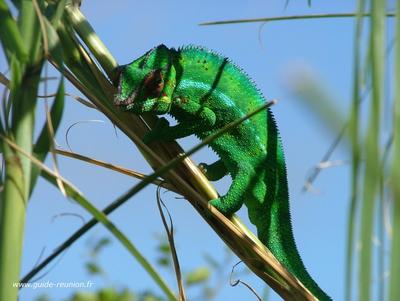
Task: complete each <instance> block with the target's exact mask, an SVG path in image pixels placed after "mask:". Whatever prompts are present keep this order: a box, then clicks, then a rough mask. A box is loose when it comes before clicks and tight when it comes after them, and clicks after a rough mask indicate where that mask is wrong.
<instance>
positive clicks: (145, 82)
mask: <svg viewBox="0 0 400 301" xmlns="http://www.w3.org/2000/svg"><path fill="white" fill-rule="evenodd" d="M264 101H265V99H264V97H263V96H262V94H261V93H260V91H259V90H258V89H257V88H256V86H255V85H254V83H253V82H252V81H251V80H250V79H249V78H248V76H247V75H246V74H245V73H244V72H243V71H242V70H241V69H239V68H238V67H237V66H235V65H234V64H233V63H232V62H230V61H229V60H228V59H227V58H224V57H222V56H219V55H217V54H215V53H213V52H211V51H209V50H206V49H204V48H198V47H192V46H189V47H185V48H182V49H178V50H175V49H169V48H167V47H166V46H164V45H160V46H158V47H156V48H154V49H152V50H150V51H149V52H148V53H146V54H145V55H144V56H142V57H140V58H139V59H137V60H135V61H133V62H132V63H131V64H129V65H126V66H123V68H122V69H121V77H120V83H119V92H118V95H117V96H116V98H115V103H116V105H118V106H120V107H122V108H123V109H124V110H128V111H131V112H133V113H135V114H143V113H146V112H152V113H156V114H160V115H161V114H166V113H168V114H171V115H172V116H173V117H175V118H176V120H177V121H178V123H177V125H175V126H171V127H170V126H169V124H168V122H167V121H166V119H164V118H161V119H160V122H159V123H158V124H157V125H156V127H155V128H154V129H153V131H151V132H150V133H149V134H148V135H147V136H146V137H145V138H144V140H145V142H147V143H148V142H151V141H154V140H174V139H177V138H181V137H186V136H189V135H191V134H195V135H196V136H198V137H199V138H200V139H204V138H205V137H207V136H209V135H211V134H213V133H214V132H215V131H216V130H218V129H220V128H221V127H223V126H225V125H226V124H228V123H230V122H232V121H235V120H237V119H239V118H241V117H243V116H244V115H246V114H248V113H250V112H252V111H254V109H256V108H258V107H259V106H261V105H262V104H263V103H264ZM210 147H211V148H212V149H213V150H214V151H215V152H216V153H217V154H218V156H219V157H220V160H219V161H217V162H215V163H213V164H211V165H207V164H202V167H203V169H204V170H205V172H206V174H207V176H208V178H209V179H211V180H218V179H220V178H222V177H223V176H225V175H226V174H230V176H231V177H232V184H231V186H230V188H229V190H228V192H227V194H226V195H224V196H221V197H220V198H218V199H216V200H212V201H211V202H212V204H213V205H214V206H215V207H216V208H217V209H218V210H219V211H221V212H222V213H224V214H225V215H230V214H232V213H234V212H236V211H237V210H239V208H240V207H241V206H242V204H243V203H244V204H245V205H246V207H247V208H248V213H249V218H250V221H251V222H252V223H253V224H254V225H255V226H256V227H257V231H258V237H259V238H260V240H261V241H262V242H263V243H264V244H265V245H266V246H267V247H268V248H269V249H270V250H271V251H272V253H273V254H274V255H275V257H276V258H277V259H278V260H279V261H280V262H281V263H282V264H284V265H285V266H286V268H287V269H288V270H289V271H290V272H292V273H293V274H294V275H295V276H296V277H298V278H299V279H300V281H302V282H303V283H304V285H305V286H306V287H307V288H308V289H309V290H310V291H311V292H312V293H313V294H314V295H315V296H316V297H317V298H319V300H331V299H330V298H329V297H328V296H327V295H326V294H325V293H324V292H323V291H322V290H321V289H320V288H319V287H318V285H317V284H316V283H315V282H314V280H313V279H312V278H311V276H310V275H309V274H308V272H307V271H306V269H305V267H304V265H303V263H302V261H301V258H300V256H299V254H298V252H297V248H296V244H295V241H294V238H293V233H292V227H291V222H290V212H289V196H288V185H287V180H286V167H285V160H284V154H283V150H282V145H281V141H280V138H279V133H278V129H277V127H276V124H275V121H274V118H273V116H272V113H271V112H270V110H266V111H263V112H261V113H258V114H257V115H255V116H254V117H252V118H251V119H249V120H247V121H244V122H243V123H241V124H240V125H239V126H237V127H236V128H234V129H232V130H231V131H230V132H227V133H225V134H223V135H222V136H220V137H219V138H217V139H216V140H214V141H213V142H212V143H210Z"/></svg>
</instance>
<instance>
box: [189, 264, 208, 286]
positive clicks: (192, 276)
mask: <svg viewBox="0 0 400 301" xmlns="http://www.w3.org/2000/svg"><path fill="white" fill-rule="evenodd" d="M209 278H210V270H209V269H208V268H207V267H199V268H197V269H195V270H193V271H192V272H190V273H189V274H188V275H187V276H186V284H187V285H195V284H199V283H202V282H204V281H207V280H208V279H209Z"/></svg>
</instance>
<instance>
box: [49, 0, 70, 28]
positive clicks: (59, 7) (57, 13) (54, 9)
mask: <svg viewBox="0 0 400 301" xmlns="http://www.w3.org/2000/svg"><path fill="white" fill-rule="evenodd" d="M66 3H67V0H60V1H57V2H55V3H49V5H48V6H47V8H46V11H45V15H46V18H47V19H48V20H49V21H50V22H51V24H52V25H53V26H55V27H56V28H57V26H58V24H59V22H60V20H61V19H62V17H63V15H64V11H65V5H66Z"/></svg>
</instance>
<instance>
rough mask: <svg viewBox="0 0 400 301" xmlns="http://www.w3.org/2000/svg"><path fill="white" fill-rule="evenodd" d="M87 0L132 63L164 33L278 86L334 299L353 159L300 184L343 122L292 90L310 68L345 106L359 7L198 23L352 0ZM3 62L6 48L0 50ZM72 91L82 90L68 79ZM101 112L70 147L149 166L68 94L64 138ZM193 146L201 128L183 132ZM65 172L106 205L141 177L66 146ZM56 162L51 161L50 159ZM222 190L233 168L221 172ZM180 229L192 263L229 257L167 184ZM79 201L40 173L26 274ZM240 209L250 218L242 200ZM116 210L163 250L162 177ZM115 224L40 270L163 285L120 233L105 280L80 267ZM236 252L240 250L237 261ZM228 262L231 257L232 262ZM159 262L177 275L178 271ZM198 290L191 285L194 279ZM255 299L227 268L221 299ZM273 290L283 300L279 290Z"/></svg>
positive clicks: (64, 228)
mask: <svg viewBox="0 0 400 301" xmlns="http://www.w3.org/2000/svg"><path fill="white" fill-rule="evenodd" d="M109 3H110V2H106V1H86V2H84V4H83V7H82V11H83V12H84V14H85V15H86V16H87V18H88V20H89V21H90V22H91V24H92V25H93V27H94V28H95V30H96V32H97V33H98V35H99V36H100V37H101V39H102V40H103V41H104V43H105V44H106V45H107V46H108V47H109V49H110V50H111V53H112V54H113V55H114V56H115V58H116V59H117V61H118V62H119V63H120V64H126V63H128V62H130V61H131V60H133V59H135V58H137V57H138V56H140V55H142V54H143V53H144V52H146V51H147V50H149V49H150V48H152V47H154V46H156V45H158V44H161V43H163V44H166V45H167V46H168V47H179V46H183V45H188V44H194V45H202V46H205V47H208V48H210V49H213V50H215V51H217V52H218V53H221V54H223V55H225V56H227V57H229V58H230V59H231V60H232V61H234V62H235V63H236V64H238V65H239V66H241V67H242V68H243V69H244V70H245V71H246V72H247V73H248V74H249V75H250V77H251V78H252V79H253V80H254V81H255V83H257V86H258V87H259V88H260V89H261V91H262V92H263V93H264V95H265V97H266V98H267V99H271V98H276V99H278V100H279V103H278V104H277V105H276V106H274V107H273V112H274V114H275V117H276V120H277V123H278V126H279V129H280V132H281V136H282V140H283V143H284V148H285V155H286V159H287V168H288V180H289V189H290V203H291V213H292V223H293V231H294V235H295V238H296V243H297V246H298V249H299V252H300V254H301V256H302V258H303V261H304V263H305V266H306V267H307V268H308V270H309V272H310V273H311V275H312V276H313V277H314V279H315V280H316V281H317V282H318V283H319V284H320V286H321V287H322V288H323V289H324V290H325V291H326V292H327V293H328V294H329V295H331V296H332V297H333V298H334V300H341V299H342V296H343V284H344V283H343V278H344V277H343V276H344V253H345V239H346V217H347V209H348V200H349V168H348V166H347V165H343V166H340V167H334V168H330V169H327V170H324V171H323V172H322V173H321V174H320V176H319V177H318V179H317V181H316V182H315V187H316V189H317V190H318V192H317V193H302V192H301V188H302V185H303V184H304V180H305V177H306V176H307V175H308V173H309V171H310V170H311V169H312V167H313V166H314V165H315V164H316V163H317V162H318V161H319V160H320V158H321V157H322V155H323V154H324V152H325V151H326V150H327V148H328V146H329V145H330V143H331V141H332V140H333V138H334V136H335V133H334V132H333V131H331V130H330V129H329V128H328V127H327V126H326V125H324V124H323V123H321V120H320V119H319V118H318V117H317V116H315V114H314V112H313V111H310V110H309V109H308V108H307V107H305V106H304V104H303V103H302V102H300V101H299V99H298V98H297V97H296V96H295V95H294V94H293V93H292V92H291V86H292V85H293V80H294V79H296V78H298V77H299V76H300V78H301V76H302V74H305V73H306V72H307V74H312V75H313V76H314V77H315V78H316V79H317V80H318V82H319V83H321V85H322V86H323V87H324V88H325V89H326V90H327V91H328V92H329V93H330V95H331V97H332V98H333V99H335V101H336V103H335V104H337V107H338V110H340V111H341V112H343V113H344V114H346V112H347V110H348V107H349V102H350V96H351V86H352V81H351V79H352V74H351V68H352V38H353V26H354V22H353V20H351V19H327V20H307V21H284V22H275V23H269V24H266V25H264V26H263V27H262V28H260V24H259V23H257V24H256V23H255V24H242V25H240V24H236V25H223V26H209V27H206V26H198V24H199V23H201V22H205V21H212V20H224V19H239V18H256V17H267V16H270V17H271V16H281V15H294V14H311V13H331V12H352V11H354V9H355V4H354V3H353V1H340V2H338V1H319V2H317V1H313V4H312V6H311V7H308V5H307V1H306V0H303V1H290V3H289V5H288V6H287V8H286V9H285V5H284V4H285V1H265V0H263V1H261V0H259V1H237V0H236V1H232V0H231V1H228V0H221V1H210V0H205V1H196V2H194V1H177V0H173V1H162V0H157V1H153V0H152V1H115V2H114V3H113V4H112V5H110V4H109ZM0 64H2V66H1V70H4V67H3V66H4V60H1V61H0ZM67 91H68V92H70V93H75V94H76V93H77V92H76V90H75V89H74V88H73V87H72V86H71V85H68V86H67ZM38 114H39V115H38V116H39V117H38V124H40V122H43V116H44V115H43V106H42V105H40V106H39V109H38ZM87 120H102V121H104V122H103V123H98V122H89V123H81V124H79V125H77V126H75V127H74V128H73V129H72V130H71V131H70V134H69V142H70V145H71V147H72V149H73V150H74V151H76V152H78V153H82V154H85V155H88V156H92V157H94V158H98V159H102V160H106V161H109V162H112V163H114V164H119V165H122V166H125V167H127V168H131V169H134V170H137V171H141V172H144V173H149V172H150V169H149V167H148V166H147V164H146V163H145V162H144V160H143V159H142V157H141V156H140V154H139V153H138V152H137V149H136V147H135V146H134V145H132V143H131V142H130V141H129V140H128V139H127V138H126V137H124V136H123V134H122V133H120V132H119V133H118V135H117V136H116V135H115V133H114V129H113V126H112V124H111V123H110V122H109V121H108V120H107V119H106V118H105V117H104V116H102V115H101V114H99V113H97V112H95V111H94V110H90V109H88V108H86V107H83V106H82V105H80V104H78V103H76V102H75V101H74V100H73V99H71V98H67V99H66V110H65V114H64V118H63V123H62V125H61V127H60V131H59V133H58V135H57V142H58V143H59V144H60V145H61V147H66V142H65V134H66V131H67V128H68V127H69V126H70V125H71V124H73V123H75V122H78V121H87ZM181 142H182V145H183V146H184V147H185V148H188V147H190V146H191V145H193V144H194V143H196V140H195V139H193V138H188V139H183V140H182V141H181ZM193 158H194V159H195V160H196V161H197V162H202V161H205V162H212V161H213V158H214V155H213V154H212V153H211V152H210V151H209V150H203V151H201V152H199V153H198V154H196V155H195V156H194V157H193ZM333 159H335V160H348V159H349V153H348V152H347V149H346V148H345V146H344V145H343V144H342V146H341V147H339V148H338V149H337V151H336V152H335V153H334V155H333ZM59 160H60V171H61V174H62V175H63V176H64V177H65V178H67V179H69V180H70V181H71V182H73V183H75V185H76V186H77V187H79V189H80V190H81V191H82V192H83V193H84V194H85V195H86V196H87V197H88V198H89V199H90V200H91V201H92V202H94V203H95V204H96V205H97V206H98V208H103V207H105V206H106V205H107V204H108V203H109V202H110V201H112V200H113V199H115V198H116V197H117V196H119V195H120V194H121V193H122V192H124V191H125V190H127V189H128V188H129V187H130V186H131V185H133V184H134V183H135V182H136V180H134V179H131V178H128V177H126V176H122V175H118V174H116V173H113V172H110V171H107V170H104V169H101V168H98V167H95V166H90V165H88V164H85V163H81V162H77V161H74V160H71V159H67V158H61V157H60V158H59ZM50 164H51V163H50ZM216 187H217V188H218V190H219V191H220V192H221V193H223V192H224V191H226V189H227V188H228V187H229V179H224V180H222V181H220V182H219V183H217V184H216ZM164 201H165V202H166V204H167V206H168V208H169V210H170V212H171V214H172V216H173V220H174V227H175V228H176V230H177V233H176V244H177V248H178V255H179V257H180V260H181V265H182V267H183V269H184V270H190V269H192V268H194V267H197V266H200V265H203V264H204V259H203V254H204V253H205V252H207V253H209V254H212V255H213V256H214V257H215V258H216V259H217V260H222V259H223V258H224V253H225V247H224V244H223V243H222V242H221V240H220V239H219V238H218V237H217V236H216V235H215V234H214V233H213V231H212V230H211V229H210V228H209V226H208V225H207V224H206V223H205V222H204V221H203V220H202V219H201V218H200V217H198V216H197V214H196V212H195V211H194V210H193V209H192V208H191V206H190V205H189V204H188V203H187V202H186V201H185V200H182V199H175V196H174V195H173V194H172V193H167V194H165V195H164ZM61 213H76V214H79V215H81V216H82V217H83V218H85V219H89V216H88V215H87V214H86V213H85V212H84V211H83V210H82V209H81V208H79V206H77V205H75V204H74V203H73V202H71V201H69V200H66V199H65V198H63V197H62V195H61V194H60V193H59V192H58V191H57V190H56V189H55V188H53V187H50V186H49V185H48V184H47V183H46V182H44V181H40V182H39V185H38V187H37V188H36V190H35V192H34V195H33V197H32V199H31V201H30V204H29V208H28V216H27V223H26V239H25V245H24V259H23V267H22V269H23V274H24V273H25V272H27V271H28V270H29V269H30V268H32V266H34V264H35V262H36V261H37V259H38V257H39V255H40V252H41V250H42V248H43V247H45V248H46V249H45V253H46V254H49V253H50V252H51V250H52V249H54V248H55V247H56V246H57V245H58V244H59V243H61V242H62V241H63V240H64V239H65V238H66V237H67V236H68V235H69V234H70V233H72V232H73V231H74V230H75V229H77V228H78V227H79V226H81V223H82V221H81V220H80V219H79V218H74V217H63V218H57V219H55V220H54V221H53V217H54V216H55V215H58V214H61ZM239 215H240V216H241V217H242V218H243V219H244V220H247V218H246V211H245V209H242V210H241V212H240V213H239ZM110 218H111V219H112V220H113V221H114V222H115V224H116V225H118V226H119V227H120V229H121V230H123V232H124V233H125V234H126V235H128V237H129V238H130V239H131V240H132V241H133V242H134V243H135V244H136V245H137V247H138V248H139V249H140V251H141V252H143V253H144V254H146V256H147V257H148V258H149V259H150V260H153V261H154V260H155V256H156V251H155V246H156V244H157V240H156V239H155V238H154V237H155V234H157V233H164V230H163V227H162V224H161V221H160V217H159V214H158V210H157V207H156V198H155V188H154V187H148V188H146V189H145V190H143V191H142V192H141V193H139V194H138V195H136V196H135V197H134V198H133V199H132V200H131V201H130V202H129V203H128V204H126V205H124V207H123V208H121V209H120V210H118V211H117V212H115V213H113V214H112V215H111V216H110ZM104 235H106V236H109V237H110V235H109V234H108V232H107V231H106V230H104V229H103V227H102V226H97V227H96V228H95V229H93V230H92V231H91V232H90V233H88V234H87V235H85V236H84V237H82V238H81V239H80V240H79V242H78V243H76V244H75V245H74V246H72V247H71V248H70V249H69V250H68V251H67V252H66V253H65V254H64V256H63V257H62V259H61V260H60V261H58V263H57V264H56V265H55V266H54V268H53V269H52V270H51V272H50V273H48V274H47V275H46V276H45V277H44V278H42V279H41V281H47V280H49V281H88V280H92V281H93V282H94V283H95V286H94V288H95V289H99V288H101V287H102V286H104V285H110V284H112V285H114V286H115V287H117V288H123V287H129V288H130V289H132V290H135V291H137V290H144V289H147V288H150V289H154V290H155V291H158V288H157V287H156V286H155V285H154V284H153V282H152V281H151V279H150V277H149V276H148V275H147V274H146V273H145V272H144V271H143V269H142V268H141V267H140V266H139V265H138V264H137V263H136V262H135V261H134V259H133V258H131V256H130V255H129V254H128V252H127V251H126V250H125V249H124V248H123V247H122V246H121V245H120V244H119V243H118V242H117V241H115V240H114V239H112V244H111V246H110V247H107V248H106V249H105V250H104V252H102V254H101V257H100V263H101V265H102V267H103V268H104V269H105V270H106V271H107V275H108V276H107V279H108V280H107V281H104V280H102V279H101V278H98V277H93V276H90V275H88V274H87V273H86V272H85V270H84V267H83V263H84V260H85V258H87V254H86V253H87V241H88V239H90V238H93V237H98V238H100V237H102V236H104ZM235 262H236V259H235V260H234V261H233V263H235ZM227 270H228V271H229V270H230V267H229V268H228V269H227ZM162 272H163V276H164V277H165V278H166V279H167V280H168V282H169V284H170V286H171V287H173V288H174V289H175V288H176V285H175V279H174V277H173V275H172V274H171V273H169V272H164V271H162ZM243 280H246V281H247V282H248V283H250V284H251V285H252V286H253V287H254V288H255V289H256V290H258V291H259V292H262V289H263V287H264V284H263V283H262V281H261V280H259V279H258V278H256V277H249V276H246V277H244V278H243ZM43 293H45V294H48V295H49V296H51V297H52V298H53V299H54V300H62V298H65V297H67V296H69V295H70V294H71V293H72V290H68V289H46V290H44V289H42V290H39V289H37V290H33V289H26V290H23V291H22V293H21V300H22V301H25V300H32V299H33V298H34V296H37V295H39V294H43ZM189 294H190V291H189ZM228 299H229V300H253V296H252V295H251V293H250V292H249V291H248V290H247V289H245V288H244V287H230V285H229V278H228V276H227V277H226V281H225V282H224V283H223V288H222V290H221V292H220V294H219V295H218V297H217V299H216V300H228ZM271 300H280V299H279V297H277V296H276V295H273V296H272V297H271Z"/></svg>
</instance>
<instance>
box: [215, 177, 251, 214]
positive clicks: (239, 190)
mask: <svg viewBox="0 0 400 301" xmlns="http://www.w3.org/2000/svg"><path fill="white" fill-rule="evenodd" d="M250 181H251V178H250V176H249V174H248V173H246V172H240V171H239V173H237V174H236V175H235V176H234V177H232V184H231V187H230V188H229V190H228V192H227V193H226V194H225V195H224V196H221V197H220V198H218V199H215V200H211V201H210V203H211V204H212V205H213V206H214V207H216V208H217V209H218V211H220V212H221V213H223V214H224V215H227V216H230V215H232V214H233V213H235V212H236V211H238V210H239V209H240V207H242V205H243V202H244V199H245V197H246V196H245V195H244V194H245V190H246V187H247V185H248V184H249V183H250Z"/></svg>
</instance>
